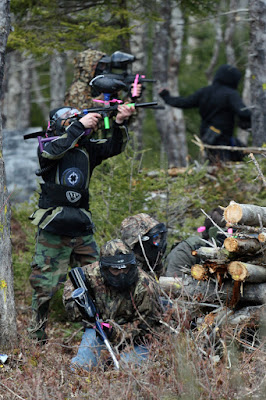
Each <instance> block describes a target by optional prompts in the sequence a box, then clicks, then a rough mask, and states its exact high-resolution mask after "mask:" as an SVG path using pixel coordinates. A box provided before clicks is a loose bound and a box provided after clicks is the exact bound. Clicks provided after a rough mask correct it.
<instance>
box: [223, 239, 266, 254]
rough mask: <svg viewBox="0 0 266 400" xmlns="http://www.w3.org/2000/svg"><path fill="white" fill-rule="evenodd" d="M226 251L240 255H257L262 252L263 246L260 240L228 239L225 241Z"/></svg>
mask: <svg viewBox="0 0 266 400" xmlns="http://www.w3.org/2000/svg"><path fill="white" fill-rule="evenodd" d="M224 247H225V248H226V250H228V251H230V252H233V253H238V254H255V253H257V252H258V251H259V250H261V244H260V242H259V241H258V239H251V238H250V239H240V238H234V237H228V238H226V239H225V241H224Z"/></svg>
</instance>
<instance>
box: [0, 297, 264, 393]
mask: <svg viewBox="0 0 266 400" xmlns="http://www.w3.org/2000/svg"><path fill="white" fill-rule="evenodd" d="M29 316H30V315H29V308H28V307H26V306H25V307H24V306H23V304H21V302H20V307H19V309H18V319H17V321H18V332H19V342H18V345H17V346H16V348H14V349H13V350H12V351H10V353H9V358H8V361H7V362H6V363H5V364H4V365H3V366H2V367H1V369H0V374H1V381H0V399H4V400H11V399H12V400H17V399H25V400H26V399H27V400H53V399H56V400H68V399H89V400H94V399H95V400H96V399H97V400H98V399H99V398H104V399H114V398H115V399H116V400H125V399H126V400H138V399H139V400H140V399H145V400H146V399H147V400H148V399H154V400H174V399H184V400H194V399H195V400H206V399H218V400H222V399H228V400H230V399H232V400H233V399H234V400H235V399H252V400H253V399H260V400H262V399H264V398H265V393H266V381H265V361H266V352H265V348H264V347H263V345H262V339H261V337H260V338H258V339H257V341H256V342H254V343H253V347H251V346H250V347H249V346H248V345H247V343H250V339H248V338H247V334H246V333H245V332H244V330H242V331H241V335H242V336H241V335H240V334H239V335H238V336H237V335H235V336H234V331H232V330H230V329H229V328H228V327H227V326H224V327H223V329H222V330H221V331H220V332H219V342H220V341H221V340H222V342H223V349H221V346H220V347H219V346H217V341H214V340H211V339H210V337H211V336H210V331H208V330H205V334H204V335H203V334H202V333H199V331H198V330H197V329H194V330H193V331H192V330H191V329H189V328H188V322H189V321H188V318H187V316H186V318H184V313H183V310H182V311H181V310H180V309H177V310H175V312H172V313H171V315H170V317H169V318H170V319H169V318H168V319H167V318H166V317H164V320H165V321H167V323H169V324H170V325H171V326H172V327H174V328H178V330H177V331H176V332H173V331H170V329H168V327H167V326H165V327H164V330H163V331H162V332H161V333H160V335H159V336H158V337H156V338H154V339H153V341H152V344H151V351H150V358H149V360H148V361H147V362H145V363H144V364H143V365H142V366H141V367H137V368H136V367H135V366H131V367H128V366H127V367H124V368H121V370H120V371H116V370H114V369H113V368H112V367H111V366H110V367H108V368H105V369H104V368H103V367H98V368H95V369H94V370H93V371H92V372H90V373H88V372H86V371H81V372H80V373H79V374H75V373H73V372H71V371H70V370H69V367H68V365H69V362H70V360H71V358H72V356H73V355H74V354H75V353H76V351H77V346H78V343H79V340H78V336H77V335H76V336H75V335H74V336H73V335H70V336H69V338H68V339H66V337H65V333H66V331H69V330H70V329H72V331H73V332H72V334H73V333H74V329H73V327H72V325H70V324H69V323H68V324H64V323H62V322H56V321H55V322H50V323H49V326H48V330H47V333H48V335H49V341H48V343H47V344H46V345H45V346H40V345H36V344H34V343H32V342H31V341H30V340H29V339H28V338H27V335H26V333H25V332H26V328H27V326H28V321H29ZM71 336H72V338H71ZM243 344H244V345H243ZM259 346H260V347H259ZM217 355H219V357H220V359H219V360H218V359H217V357H216V358H215V357H214V356H217Z"/></svg>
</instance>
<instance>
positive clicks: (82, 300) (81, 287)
mask: <svg viewBox="0 0 266 400" xmlns="http://www.w3.org/2000/svg"><path fill="white" fill-rule="evenodd" d="M69 277H70V280H71V282H72V284H73V286H74V288H75V290H74V291H73V292H72V298H73V299H74V300H75V302H76V303H77V305H78V307H79V309H80V311H81V313H82V314H83V316H84V317H85V319H88V320H91V319H94V321H95V327H96V329H97V331H98V333H99V335H100V337H101V339H102V341H103V342H104V344H105V346H106V348H107V350H108V351H109V353H110V355H111V357H112V360H113V362H114V366H115V368H116V369H119V363H118V361H117V358H116V356H115V353H114V351H113V349H112V347H111V345H110V343H109V341H108V339H107V337H106V335H105V333H104V331H103V329H102V325H101V322H100V319H99V314H98V312H97V310H96V307H95V304H94V302H93V300H92V298H91V297H90V295H89V291H88V285H87V282H86V277H85V275H84V272H83V270H82V268H81V267H76V268H73V269H72V270H71V271H70V272H69Z"/></svg>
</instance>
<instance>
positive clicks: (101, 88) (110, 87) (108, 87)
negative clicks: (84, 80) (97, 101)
mask: <svg viewBox="0 0 266 400" xmlns="http://www.w3.org/2000/svg"><path fill="white" fill-rule="evenodd" d="M90 86H92V87H93V88H95V89H96V90H97V91H98V92H100V93H110V94H112V93H116V92H118V91H119V90H127V85H126V84H125V83H124V82H122V81H120V80H118V79H115V78H109V77H106V76H104V75H98V76H96V77H95V78H93V79H92V80H91V81H90Z"/></svg>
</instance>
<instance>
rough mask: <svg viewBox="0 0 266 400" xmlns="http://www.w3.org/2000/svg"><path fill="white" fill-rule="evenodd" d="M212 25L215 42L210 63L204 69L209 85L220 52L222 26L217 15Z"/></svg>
mask: <svg viewBox="0 0 266 400" xmlns="http://www.w3.org/2000/svg"><path fill="white" fill-rule="evenodd" d="M214 27H215V42H214V48H213V54H212V58H211V61H210V64H209V66H208V68H207V70H206V71H205V74H206V77H207V79H208V84H209V85H210V84H211V83H212V80H213V71H214V68H215V67H216V64H217V61H218V57H219V53H220V48H221V44H222V41H223V32H222V27H221V18H220V16H218V17H217V18H216V19H215V22H214Z"/></svg>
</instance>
